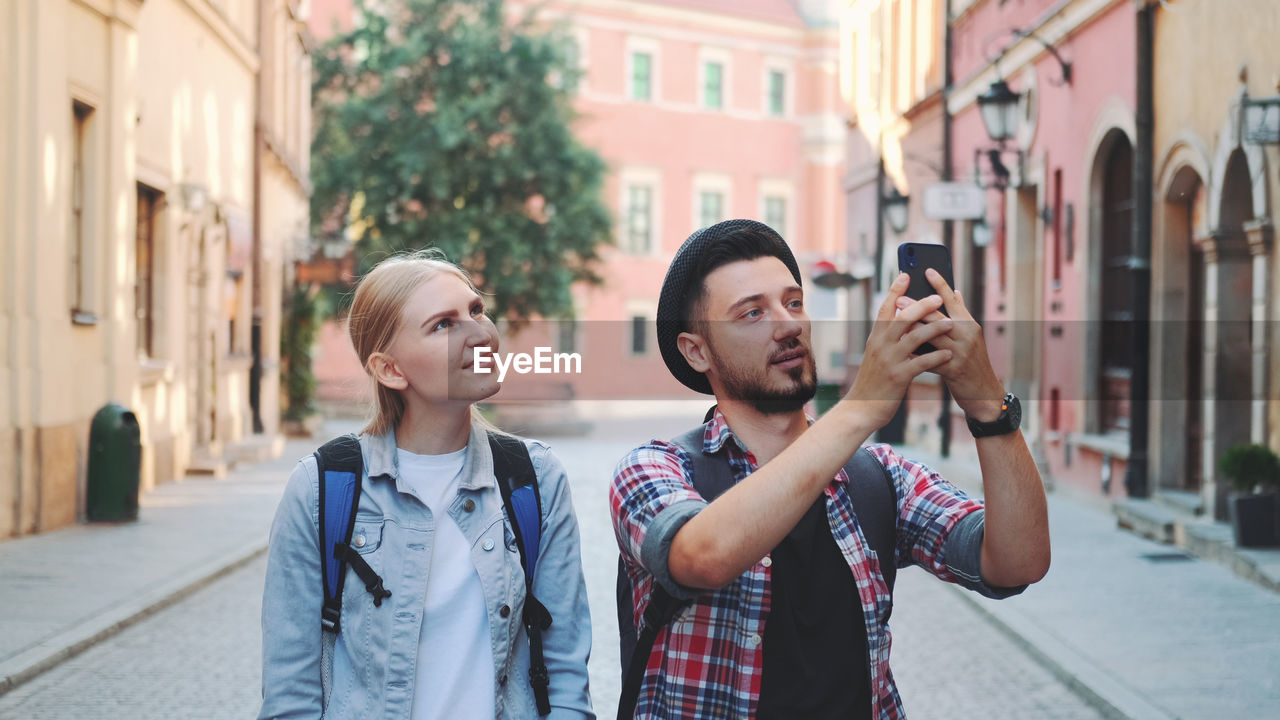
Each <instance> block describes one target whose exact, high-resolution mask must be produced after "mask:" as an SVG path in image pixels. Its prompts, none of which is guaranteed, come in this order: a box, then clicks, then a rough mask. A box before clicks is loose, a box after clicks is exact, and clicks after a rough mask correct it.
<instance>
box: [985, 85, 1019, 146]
mask: <svg viewBox="0 0 1280 720" xmlns="http://www.w3.org/2000/svg"><path fill="white" fill-rule="evenodd" d="M1020 97H1021V95H1020V94H1019V93H1016V92H1014V91H1012V90H1010V89H1009V84H1008V83H1006V82H1005V81H1004V80H997V81H995V82H993V83H991V87H989V88H987V91H986V92H984V93H982V94H981V95H979V96H978V110H979V111H980V112H981V113H982V124H983V125H984V126H985V127H986V129H987V135H989V136H990V137H991V139H992V140H993V141H995V142H997V143H1003V142H1004V141H1006V140H1008V139H1010V138H1012V137H1013V136H1014V135H1016V134H1017V133H1018V120H1019V117H1018V116H1019V115H1020V113H1019V108H1018V99H1019V98H1020Z"/></svg>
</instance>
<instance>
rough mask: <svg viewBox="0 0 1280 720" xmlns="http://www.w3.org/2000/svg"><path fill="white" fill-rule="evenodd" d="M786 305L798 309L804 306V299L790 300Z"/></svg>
mask: <svg viewBox="0 0 1280 720" xmlns="http://www.w3.org/2000/svg"><path fill="white" fill-rule="evenodd" d="M787 307H790V308H794V309H797V310H798V309H800V308H802V307H804V301H803V300H792V301H791V302H790V303H788V304H787Z"/></svg>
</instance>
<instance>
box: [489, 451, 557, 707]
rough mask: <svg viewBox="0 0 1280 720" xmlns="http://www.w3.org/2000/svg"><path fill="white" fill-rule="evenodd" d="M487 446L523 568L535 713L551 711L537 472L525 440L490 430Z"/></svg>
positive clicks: (539, 495) (530, 678)
mask: <svg viewBox="0 0 1280 720" xmlns="http://www.w3.org/2000/svg"><path fill="white" fill-rule="evenodd" d="M489 449H490V450H491V451H492V452H493V475H494V478H496V479H497V481H498V489H499V490H500V491H501V492H502V504H503V506H504V507H505V508H506V509H507V519H508V520H509V521H510V522H511V529H512V531H513V532H514V534H515V536H516V546H517V547H518V548H519V549H520V565H521V566H522V567H523V568H524V587H525V597H524V615H523V617H522V620H523V621H524V629H525V633H526V634H528V636H529V684H530V685H531V686H532V687H533V697H534V700H535V702H536V703H537V705H538V714H539V715H547V714H549V713H550V712H551V699H550V697H549V696H548V693H547V688H548V686H550V684H551V677H550V674H549V673H548V672H547V662H546V659H545V658H544V657H543V652H542V631H544V630H546V629H548V628H550V627H551V613H550V612H549V611H548V610H547V608H546V606H545V605H543V604H542V602H541V601H539V600H538V598H537V597H535V596H534V594H533V577H534V572H535V571H536V570H537V568H538V548H539V546H540V545H541V542H542V497H541V494H540V493H539V492H538V476H537V474H536V473H535V472H534V469H533V460H532V459H530V457H529V449H528V448H527V447H525V444H524V441H522V440H520V439H519V438H517V437H512V436H511V435H504V434H502V433H499V432H492V431H490V432H489Z"/></svg>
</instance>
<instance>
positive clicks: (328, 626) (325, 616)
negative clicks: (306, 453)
mask: <svg viewBox="0 0 1280 720" xmlns="http://www.w3.org/2000/svg"><path fill="white" fill-rule="evenodd" d="M315 456H316V470H317V472H318V473H319V475H320V496H319V501H320V512H319V516H320V569H321V573H322V575H323V582H324V605H323V607H322V608H321V611H320V624H321V626H322V627H323V628H324V629H325V631H327V632H330V633H337V632H338V629H339V626H340V618H341V615H342V586H343V584H344V583H345V581H346V572H345V567H344V566H345V558H344V557H340V556H339V553H337V552H335V548H337V547H339V546H346V545H347V544H348V543H350V542H351V531H352V528H353V526H354V524H355V519H356V509H357V507H359V505H360V482H361V476H362V475H363V474H364V462H363V458H362V457H361V454H360V441H359V440H358V439H357V438H356V436H355V435H343V436H341V437H337V438H334V439H333V440H330V441H329V442H327V443H325V444H324V445H321V446H320V449H318V450H316V452H315Z"/></svg>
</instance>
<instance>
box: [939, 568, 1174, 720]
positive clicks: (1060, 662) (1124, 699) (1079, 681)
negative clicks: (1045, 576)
mask: <svg viewBox="0 0 1280 720" xmlns="http://www.w3.org/2000/svg"><path fill="white" fill-rule="evenodd" d="M945 586H946V587H947V588H948V589H949V590H951V592H953V593H955V594H956V596H957V597H959V598H960V599H962V600H964V602H966V603H968V604H969V606H970V607H972V608H973V609H974V610H976V611H978V613H979V614H980V615H982V617H984V618H985V619H987V620H988V621H989V622H990V623H991V624H992V625H993V626H994V627H995V628H996V629H997V630H999V631H1000V632H1001V633H1003V634H1004V635H1005V636H1006V637H1008V638H1009V639H1010V640H1011V641H1013V643H1014V644H1015V645H1017V646H1018V647H1020V648H1021V649H1022V650H1024V651H1025V652H1026V653H1027V654H1028V655H1030V656H1031V657H1032V658H1033V659H1035V661H1036V662H1038V663H1040V665H1041V666H1043V667H1044V668H1045V669H1046V670H1048V671H1049V672H1050V673H1052V674H1053V676H1054V677H1056V678H1058V679H1059V680H1060V681H1062V682H1063V683H1064V684H1065V685H1066V686H1067V688H1068V689H1070V690H1071V691H1072V692H1074V693H1075V694H1076V695H1078V696H1080V697H1081V698H1083V699H1084V700H1085V702H1087V703H1089V704H1090V705H1092V706H1093V707H1094V709H1096V710H1098V711H1099V712H1100V713H1102V715H1103V717H1106V718H1108V720H1175V716H1174V715H1171V714H1169V712H1168V711H1166V710H1163V709H1161V708H1159V707H1157V706H1155V705H1153V704H1152V703H1151V702H1150V701H1149V700H1147V699H1146V698H1145V697H1143V696H1142V695H1140V694H1138V693H1137V692H1136V691H1134V690H1133V689H1132V688H1129V687H1128V686H1126V685H1124V684H1123V683H1121V682H1120V681H1119V680H1117V679H1115V678H1114V677H1112V676H1111V675H1110V674H1108V673H1107V672H1106V671H1105V670H1103V669H1102V668H1099V667H1097V666H1096V665H1094V664H1093V663H1091V662H1089V661H1088V660H1087V659H1085V658H1084V657H1083V656H1082V655H1080V654H1079V653H1078V652H1076V651H1075V650H1074V649H1072V648H1071V647H1070V646H1068V645H1067V644H1065V643H1063V642H1062V641H1060V640H1058V639H1057V638H1056V637H1054V636H1053V635H1052V634H1050V633H1048V632H1046V631H1045V630H1043V629H1042V628H1040V627H1039V626H1037V625H1036V624H1035V623H1034V622H1032V621H1031V620H1029V619H1027V618H1024V617H1022V616H1020V615H1018V614H1017V613H1014V612H1011V611H1009V610H1004V609H995V608H993V607H992V606H991V605H990V604H988V603H984V602H980V601H979V600H978V599H977V598H976V597H974V596H973V594H972V593H971V592H969V591H968V590H965V589H963V588H961V587H959V586H956V585H951V584H950V583H945Z"/></svg>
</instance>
